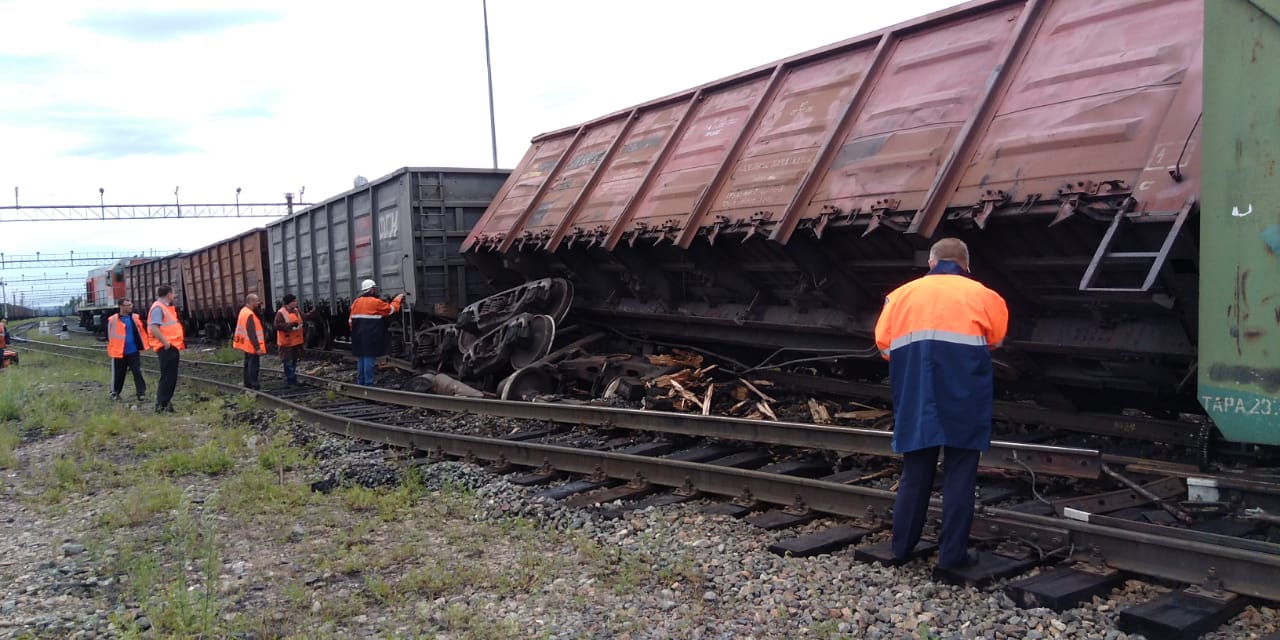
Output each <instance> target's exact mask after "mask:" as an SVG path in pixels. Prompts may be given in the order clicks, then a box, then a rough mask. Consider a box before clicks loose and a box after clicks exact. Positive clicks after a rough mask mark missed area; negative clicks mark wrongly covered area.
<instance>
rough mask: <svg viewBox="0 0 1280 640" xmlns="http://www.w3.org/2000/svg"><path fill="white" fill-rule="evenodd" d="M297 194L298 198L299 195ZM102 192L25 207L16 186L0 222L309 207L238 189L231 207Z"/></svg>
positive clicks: (262, 214) (283, 212) (235, 214)
mask: <svg viewBox="0 0 1280 640" xmlns="http://www.w3.org/2000/svg"><path fill="white" fill-rule="evenodd" d="M304 191H306V187H302V188H301V189H300V190H299V191H298V199H299V200H301V199H302V192H304ZM105 193H106V190H105V189H102V188H99V189H98V204H70V205H35V206H26V205H23V204H22V202H21V201H19V200H18V187H14V188H13V206H11V207H8V206H6V207H0V222H53V221H59V220H154V219H162V218H174V219H181V218H279V217H281V216H287V215H290V214H292V213H293V208H294V207H295V206H296V207H309V206H311V205H310V204H308V203H304V202H294V201H293V194H292V193H286V194H284V199H285V201H284V202H252V203H243V204H242V203H241V202H240V189H239V188H236V201H235V202H234V203H231V204H182V201H181V199H180V198H179V197H178V187H174V188H173V203H172V204H107V203H106V202H105V200H104V199H103V198H104V194H105Z"/></svg>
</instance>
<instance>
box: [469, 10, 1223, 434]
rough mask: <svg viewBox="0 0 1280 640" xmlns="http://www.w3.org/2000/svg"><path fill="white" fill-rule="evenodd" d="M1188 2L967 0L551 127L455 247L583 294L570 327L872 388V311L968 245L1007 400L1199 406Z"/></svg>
mask: <svg viewBox="0 0 1280 640" xmlns="http://www.w3.org/2000/svg"><path fill="white" fill-rule="evenodd" d="M1203 4H1204V3H1203V1H1202V0H1162V1H1160V2H1151V1H1150V0H979V1H975V2H970V3H968V4H965V5H962V6H960V7H956V8H953V9H950V10H946V11H943V12H939V13H936V14H932V15H929V16H925V17H922V18H918V19H915V20H912V21H910V22H907V23H904V24H901V25H897V26H894V27H891V28H888V29H885V30H883V31H880V32H876V33H872V34H868V35H865V36H861V37H857V38H853V39H851V40H848V41H845V42H841V43H837V44H834V45H831V46H828V47H824V48H822V49H818V50H815V51H811V52H808V53H804V54H800V55H797V56H794V57H791V58H788V59H786V60H782V61H780V62H777V63H775V64H771V65H766V66H763V67H760V68H757V69H752V70H750V71H746V72H744V73H741V74H738V75H735V76H732V77H729V78H725V79H722V80H719V81H716V82H712V83H709V84H706V85H703V86H700V87H696V88H693V89H691V90H688V91H685V92H681V93H678V94H675V95H671V96H667V97H664V98H660V99H657V100H654V101H652V102H648V103H645V104H642V105H638V106H636V107H633V108H630V109H625V110H623V111H619V112H617V113H614V114H610V115H607V116H604V117H602V118H599V119H596V120H592V121H590V122H587V123H584V124H581V125H577V126H574V127H571V128H567V129H563V130H560V131H555V132H551V133H548V134H545V135H542V136H539V137H537V138H535V139H534V140H533V146H532V147H531V148H530V149H529V151H528V152H527V153H526V155H525V157H524V159H523V160H522V161H521V162H520V164H519V165H518V166H517V168H516V170H515V171H514V172H513V174H512V177H511V178H510V180H508V182H507V184H506V185H505V186H504V187H503V190H502V192H501V193H500V194H499V196H498V198H497V199H496V200H495V202H494V204H493V206H491V207H490V208H489V210H488V211H487V212H486V214H485V217H484V218H483V219H482V220H481V221H480V222H479V223H478V224H477V225H476V228H475V229H474V230H473V232H472V234H471V235H470V236H469V237H468V239H467V242H466V243H465V244H464V245H463V250H464V251H465V252H467V254H468V257H469V258H471V259H472V260H473V261H474V262H475V263H476V264H477V265H478V266H479V267H480V268H481V270H482V271H483V272H484V273H485V274H486V275H488V276H490V277H491V278H493V279H494V280H495V282H497V283H498V284H499V285H500V286H511V285H513V284H516V283H519V282H527V281H531V280H534V279H539V278H545V277H551V276H563V277H568V278H570V279H571V280H572V282H573V285H574V288H575V290H576V298H575V301H574V311H575V313H576V314H577V317H578V319H579V320H580V321H583V322H585V323H597V324H600V325H604V326H607V327H609V328H611V329H615V330H618V331H623V332H627V333H630V334H635V335H648V336H652V337H655V338H667V339H672V338H678V339H679V341H681V342H686V343H688V342H701V343H703V344H715V345H718V346H720V347H721V348H720V349H719V351H720V352H721V353H724V352H725V349H727V348H728V347H726V346H725V345H729V346H733V347H734V348H735V349H736V353H737V354H738V357H739V359H740V360H742V361H743V362H747V363H748V364H749V365H750V364H756V365H771V364H774V363H777V362H784V361H789V360H794V359H798V358H806V357H812V356H821V355H830V356H840V358H841V359H840V360H839V362H838V363H836V364H832V363H831V362H829V361H827V362H821V361H817V362H813V363H810V364H809V366H810V367H813V368H816V371H817V373H819V374H824V375H825V377H824V378H822V379H821V380H818V379H815V378H814V377H813V376H808V375H805V376H800V375H797V374H796V373H795V372H790V373H787V372H783V373H784V374H785V375H788V376H790V377H789V379H788V383H790V384H793V385H798V384H801V383H805V382H811V383H812V384H813V388H815V389H817V388H825V389H833V388H842V389H843V388H850V387H858V388H862V389H868V390H869V391H868V392H869V393H882V392H880V391H875V390H874V389H872V387H874V385H877V384H878V383H880V382H881V381H882V380H883V379H884V376H885V370H886V367H885V365H884V363H883V362H882V361H881V359H880V357H879V354H878V350H877V349H876V348H875V345H874V341H873V336H872V332H873V327H874V323H875V320H876V318H877V316H878V314H879V311H880V308H881V306H882V302H883V300H884V296H885V294H886V293H887V292H888V291H890V290H892V289H893V288H894V287H896V286H898V285H900V284H902V283H903V282H906V281H908V280H910V279H912V278H914V277H917V276H919V275H921V274H922V273H923V272H924V271H925V261H926V257H927V249H928V247H929V245H930V244H931V243H932V242H933V241H934V240H936V239H938V238H940V237H945V236H958V237H960V238H962V239H964V240H965V241H966V242H967V243H968V244H969V246H970V248H971V250H972V253H973V256H972V262H973V265H972V266H973V271H974V275H975V276H976V277H977V278H979V279H980V280H982V281H983V282H985V283H988V284H989V285H990V286H992V287H993V288H995V289H996V290H998V291H999V292H1000V293H1001V294H1002V295H1004V296H1005V298H1006V299H1007V300H1008V301H1009V306H1010V312H1011V334H1010V336H1009V339H1008V341H1007V343H1006V348H1005V349H1003V350H1001V351H999V352H997V360H998V363H997V371H998V375H999V376H1000V383H1001V389H1002V395H1004V396H1005V397H1007V398H1010V399H1025V398H1031V399H1035V400H1037V401H1039V402H1040V403H1041V404H1042V405H1043V406H1046V407H1053V408H1055V409H1067V410H1068V412H1069V411H1070V410H1072V409H1088V410H1091V411H1107V412H1113V415H1115V419H1114V420H1100V421H1093V422H1091V423H1090V424H1089V425H1087V427H1088V428H1090V429H1095V430H1098V431H1103V432H1116V433H1124V432H1126V429H1129V428H1130V426H1131V424H1132V422H1131V421H1128V420H1124V419H1123V417H1122V416H1121V414H1120V412H1121V410H1123V409H1125V408H1139V409H1143V410H1146V411H1148V412H1151V413H1153V414H1157V415H1160V416H1176V414H1177V413H1178V412H1179V411H1185V410H1190V411H1195V410H1197V409H1198V408H1197V398H1196V395H1195V384H1194V379H1195V371H1196V362H1197V351H1196V330H1197V321H1198V317H1197V297H1198V295H1199V280H1198V268H1199V266H1198V262H1199V257H1200V256H1199V253H1198V246H1197V236H1198V232H1197V225H1196V224H1195V223H1194V222H1191V223H1188V222H1189V221H1192V220H1193V219H1194V218H1195V217H1196V216H1198V214H1199V209H1198V206H1197V199H1198V196H1199V190H1200V167H1199V164H1200V146H1201V145H1200V137H1201V134H1200V127H1199V122H1200V112H1201V76H1202V60H1203V51H1202V44H1203V15H1202V14H1203ZM1062 415H1069V414H1065V413H1064V414H1062ZM1095 423H1096V424H1095ZM1198 429H1199V426H1198V425H1195V424H1189V425H1188V426H1187V430H1188V431H1189V432H1190V433H1187V434H1173V435H1175V436H1177V437H1176V438H1175V440H1176V441H1180V442H1186V441H1187V440H1188V439H1190V440H1192V441H1194V439H1195V438H1196V437H1197V433H1196V432H1197V431H1198Z"/></svg>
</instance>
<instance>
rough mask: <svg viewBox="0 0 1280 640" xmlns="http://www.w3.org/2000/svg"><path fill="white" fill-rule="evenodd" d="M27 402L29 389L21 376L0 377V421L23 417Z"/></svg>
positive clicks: (10, 420) (11, 420)
mask: <svg viewBox="0 0 1280 640" xmlns="http://www.w3.org/2000/svg"><path fill="white" fill-rule="evenodd" d="M26 404H27V389H26V385H24V384H23V380H22V378H21V376H16V375H5V376H3V377H0V422H13V421H17V420H18V418H21V417H22V407H24V406H26Z"/></svg>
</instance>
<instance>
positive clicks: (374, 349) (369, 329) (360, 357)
mask: <svg viewBox="0 0 1280 640" xmlns="http://www.w3.org/2000/svg"><path fill="white" fill-rule="evenodd" d="M360 291H361V293H360V297H359V298H356V300H355V302H353V303H351V316H350V318H349V319H348V322H349V325H350V327H351V353H352V355H354V356H355V357H356V384H359V385H364V386H366V387H372V386H373V365H374V363H375V362H376V361H377V359H378V356H383V355H386V354H387V351H388V350H389V349H390V345H391V335H390V333H389V332H388V331H387V323H386V322H384V321H383V318H386V317H387V316H389V315H391V314H393V313H399V312H400V303H401V301H402V300H404V294H403V293H402V294H400V295H398V296H396V297H395V299H394V300H392V301H391V303H390V304H388V303H386V302H384V301H383V300H382V299H381V298H379V297H378V283H376V282H374V281H373V280H365V281H364V282H361V283H360Z"/></svg>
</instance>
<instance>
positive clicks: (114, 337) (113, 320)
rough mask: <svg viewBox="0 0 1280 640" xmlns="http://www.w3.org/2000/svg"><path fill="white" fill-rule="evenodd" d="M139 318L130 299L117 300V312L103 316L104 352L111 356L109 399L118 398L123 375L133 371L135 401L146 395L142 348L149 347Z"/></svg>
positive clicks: (146, 335) (122, 384)
mask: <svg viewBox="0 0 1280 640" xmlns="http://www.w3.org/2000/svg"><path fill="white" fill-rule="evenodd" d="M147 338H148V334H147V330H146V329H145V328H143V326H142V318H140V317H138V314H136V313H134V312H133V301H132V300H129V299H125V300H121V301H120V312H119V313H117V314H115V315H113V316H111V317H110V318H107V355H109V356H111V399H112V400H119V399H120V392H121V391H123V390H124V377H125V374H127V373H129V372H130V371H132V372H133V390H134V391H136V392H137V394H138V401H139V402H142V401H143V400H145V399H146V393H147V381H146V379H145V378H143V377H142V352H143V351H146V350H147V349H149V348H151V343H150V342H149V341H148V340H147Z"/></svg>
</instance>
